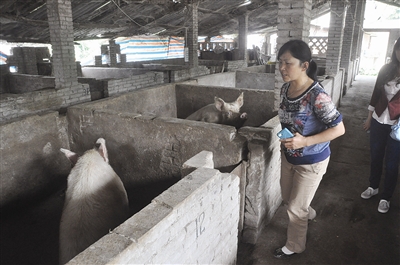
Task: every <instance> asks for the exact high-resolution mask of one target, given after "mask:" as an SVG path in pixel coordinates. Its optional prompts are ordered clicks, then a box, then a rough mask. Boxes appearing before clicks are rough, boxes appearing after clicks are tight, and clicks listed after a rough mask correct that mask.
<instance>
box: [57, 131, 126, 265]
mask: <svg viewBox="0 0 400 265" xmlns="http://www.w3.org/2000/svg"><path fill="white" fill-rule="evenodd" d="M61 151H62V152H63V153H64V154H65V155H66V156H67V158H68V159H69V160H70V161H71V163H72V165H73V167H72V169H71V172H70V174H69V175H68V186H67V190H66V192H65V202H64V208H63V212H62V215H61V222H60V264H64V263H66V262H68V261H69V260H70V259H72V258H73V257H74V256H75V255H77V254H79V253H80V252H82V251H83V250H85V249H86V248H87V247H89V246H90V245H91V244H93V243H94V242H96V241H97V240H98V239H100V238H101V237H102V236H104V235H105V234H107V233H108V232H109V231H110V230H111V229H114V228H115V227H117V226H118V225H119V224H121V223H122V222H124V221H125V220H126V219H127V218H128V216H129V206H128V196H127V194H126V190H125V188H124V185H123V183H122V181H121V179H120V178H119V177H118V175H117V174H116V173H115V172H114V170H113V169H112V167H111V166H110V165H109V162H108V152H107V148H106V145H105V140H104V139H103V138H99V139H98V140H97V141H96V147H95V148H94V149H91V150H88V151H86V152H85V153H84V154H83V155H82V156H81V157H78V155H77V154H76V153H74V152H72V151H69V150H67V149H63V148H61Z"/></svg>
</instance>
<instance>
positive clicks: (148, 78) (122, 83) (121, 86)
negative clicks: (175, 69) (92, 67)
mask: <svg viewBox="0 0 400 265" xmlns="http://www.w3.org/2000/svg"><path fill="white" fill-rule="evenodd" d="M162 83H164V74H163V73H162V72H147V73H145V74H141V75H133V76H131V77H127V78H122V79H111V80H108V94H109V95H110V96H112V95H115V94H119V93H123V92H128V91H132V90H135V89H139V88H143V87H149V86H154V85H159V84H162Z"/></svg>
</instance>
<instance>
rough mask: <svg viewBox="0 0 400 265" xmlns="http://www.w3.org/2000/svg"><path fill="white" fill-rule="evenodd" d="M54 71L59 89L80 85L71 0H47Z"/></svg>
mask: <svg viewBox="0 0 400 265" xmlns="http://www.w3.org/2000/svg"><path fill="white" fill-rule="evenodd" d="M47 17H48V21H49V30H50V41H51V45H52V48H53V60H52V65H53V73H54V77H55V84H56V88H57V89H61V88H72V87H76V86H77V85H78V79H77V69H76V63H75V50H74V35H73V23H72V10H71V1H70V0H47Z"/></svg>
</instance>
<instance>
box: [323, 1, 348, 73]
mask: <svg viewBox="0 0 400 265" xmlns="http://www.w3.org/2000/svg"><path fill="white" fill-rule="evenodd" d="M346 11H347V4H346V3H345V2H343V1H331V21H330V25H329V33H328V49H327V51H326V74H327V75H332V76H333V75H336V74H337V73H338V72H339V63H340V60H341V54H342V42H343V33H344V25H345V19H346V13H347V12H346Z"/></svg>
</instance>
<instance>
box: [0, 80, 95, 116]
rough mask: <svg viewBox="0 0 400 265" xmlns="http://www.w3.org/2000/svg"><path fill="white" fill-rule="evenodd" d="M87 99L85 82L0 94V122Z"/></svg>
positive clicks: (88, 94)
mask: <svg viewBox="0 0 400 265" xmlns="http://www.w3.org/2000/svg"><path fill="white" fill-rule="evenodd" d="M89 100H90V89H89V85H87V84H79V85H78V86H76V87H74V88H65V89H57V90H55V89H54V88H52V89H43V90H41V91H34V92H29V93H24V94H1V95H0V123H2V122H6V121H11V120H13V119H16V118H20V117H24V116H28V115H32V114H35V113H42V112H45V111H47V110H58V109H60V108H62V107H67V106H70V105H73V104H76V103H79V102H85V101H89Z"/></svg>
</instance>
